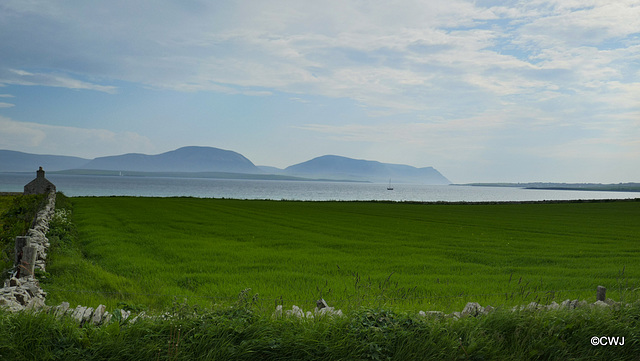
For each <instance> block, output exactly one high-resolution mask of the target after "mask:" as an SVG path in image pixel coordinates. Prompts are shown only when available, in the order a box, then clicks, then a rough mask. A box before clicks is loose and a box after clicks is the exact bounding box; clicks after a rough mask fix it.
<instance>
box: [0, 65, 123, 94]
mask: <svg viewBox="0 0 640 361" xmlns="http://www.w3.org/2000/svg"><path fill="white" fill-rule="evenodd" d="M0 70H1V69H0ZM0 83H5V84H16V85H43V86H50V87H58V88H69V89H86V90H96V91H101V92H105V93H114V92H115V91H116V87H114V86H106V85H98V84H93V83H88V82H85V81H81V80H78V79H74V78H71V77H69V76H67V75H62V74H52V73H31V72H28V71H24V70H20V69H8V70H7V71H4V72H1V71H0Z"/></svg>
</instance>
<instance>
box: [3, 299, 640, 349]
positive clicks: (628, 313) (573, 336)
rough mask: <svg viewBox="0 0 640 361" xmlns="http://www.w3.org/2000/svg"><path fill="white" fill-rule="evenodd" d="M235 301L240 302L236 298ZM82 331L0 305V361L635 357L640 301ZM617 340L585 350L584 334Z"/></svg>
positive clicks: (226, 317) (202, 315) (230, 316)
mask: <svg viewBox="0 0 640 361" xmlns="http://www.w3.org/2000/svg"><path fill="white" fill-rule="evenodd" d="M240 301H242V300H240ZM174 306H177V307H174V308H173V309H172V311H173V312H172V313H173V315H174V316H173V317H170V318H169V317H168V318H156V319H138V320H137V321H136V322H135V323H131V322H126V321H125V322H113V323H110V324H108V325H103V326H101V327H94V326H92V325H90V324H86V325H84V326H83V327H78V325H77V324H76V323H75V322H73V321H72V320H71V319H69V318H63V319H56V318H54V317H53V316H51V315H47V314H44V313H41V314H31V313H20V314H8V313H6V311H2V310H0V359H3V360H15V361H19V360H65V361H70V360H83V361H84V360H137V361H138V360H150V361H151V360H154V361H155V360H172V361H177V360H226V361H228V360H403V361H404V360H502V361H505V360H506V361H509V360H594V361H595V360H598V361H600V360H616V361H621V360H622V361H624V360H637V357H638V354H640V337H639V335H638V328H639V327H640V304H638V303H636V304H634V305H633V306H632V307H623V308H618V309H594V310H589V309H578V310H574V311H566V310H565V311H548V312H533V311H519V312H507V311H504V310H497V311H494V312H493V313H491V314H489V315H485V316H482V317H478V318H474V317H469V318H462V319H459V320H453V319H446V318H425V317H420V316H417V315H415V314H409V313H396V312H391V311H385V310H380V309H363V310H359V311H354V312H352V313H349V314H348V315H347V317H339V318H321V319H314V320H300V319H297V318H279V319H274V318H271V317H269V316H265V315H261V314H260V313H256V312H253V310H252V305H251V303H247V302H238V303H236V305H235V306H234V307H219V306H218V307H214V308H213V309H209V310H207V311H203V310H199V309H197V308H192V307H188V306H184V305H174ZM603 335H608V336H610V337H617V342H618V343H621V342H622V338H624V345H617V346H592V345H591V344H590V340H591V338H592V337H594V336H599V337H602V336H603Z"/></svg>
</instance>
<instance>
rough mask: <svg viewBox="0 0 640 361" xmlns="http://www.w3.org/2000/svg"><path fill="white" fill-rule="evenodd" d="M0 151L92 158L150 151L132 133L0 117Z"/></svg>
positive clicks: (141, 138) (147, 142) (143, 140)
mask: <svg viewBox="0 0 640 361" xmlns="http://www.w3.org/2000/svg"><path fill="white" fill-rule="evenodd" d="M0 129H2V132H0V149H11V150H19V151H23V152H28V153H37V154H56V155H72V156H78V157H84V158H93V157H98V156H104V155H114V154H122V153H133V152H143V153H144V152H147V153H148V152H151V151H153V150H154V147H153V144H152V143H151V141H150V140H149V139H148V138H146V137H144V136H141V135H139V134H136V133H133V132H112V131H109V130H105V129H85V128H77V127H66V126H55V125H45V124H38V123H29V122H19V121H15V120H12V119H10V118H6V117H2V116H0Z"/></svg>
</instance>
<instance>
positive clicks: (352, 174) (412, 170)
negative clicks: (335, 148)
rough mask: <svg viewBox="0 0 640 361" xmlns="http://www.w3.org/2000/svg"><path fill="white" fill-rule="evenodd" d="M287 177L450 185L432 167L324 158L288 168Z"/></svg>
mask: <svg viewBox="0 0 640 361" xmlns="http://www.w3.org/2000/svg"><path fill="white" fill-rule="evenodd" d="M284 171H285V174H288V175H292V176H300V177H313V178H327V179H349V180H360V181H371V182H385V183H386V182H387V181H389V179H391V181H392V182H394V183H419V184H450V183H451V182H450V181H449V180H448V179H447V178H445V177H444V176H443V175H442V174H440V172H438V171H437V170H436V169H434V168H433V167H426V168H416V167H412V166H409V165H402V164H389V163H380V162H376V161H371V160H362V159H352V158H347V157H341V156H337V155H325V156H321V157H317V158H314V159H311V160H309V161H306V162H303V163H299V164H295V165H292V166H289V167H287V168H285V170H284Z"/></svg>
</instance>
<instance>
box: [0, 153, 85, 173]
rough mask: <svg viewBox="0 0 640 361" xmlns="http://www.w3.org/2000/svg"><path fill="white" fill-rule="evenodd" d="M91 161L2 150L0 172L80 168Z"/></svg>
mask: <svg viewBox="0 0 640 361" xmlns="http://www.w3.org/2000/svg"><path fill="white" fill-rule="evenodd" d="M89 161H90V159H84V158H78V157H67V156H63V155H44V154H30V153H23V152H16V151H13V150H0V172H35V171H36V170H38V167H42V168H44V169H45V170H52V171H56V170H63V169H70V168H79V167H82V166H83V165H85V164H87V163H88V162H89Z"/></svg>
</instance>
